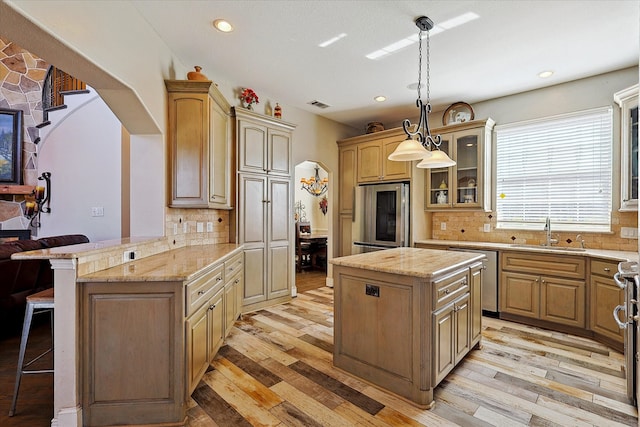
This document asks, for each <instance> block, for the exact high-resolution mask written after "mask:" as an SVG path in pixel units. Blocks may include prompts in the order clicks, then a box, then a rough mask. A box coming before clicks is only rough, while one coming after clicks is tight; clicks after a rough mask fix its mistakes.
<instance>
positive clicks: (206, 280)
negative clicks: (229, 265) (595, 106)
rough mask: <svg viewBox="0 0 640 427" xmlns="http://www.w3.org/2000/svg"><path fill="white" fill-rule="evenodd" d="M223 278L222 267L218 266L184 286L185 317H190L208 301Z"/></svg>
mask: <svg viewBox="0 0 640 427" xmlns="http://www.w3.org/2000/svg"><path fill="white" fill-rule="evenodd" d="M223 278H224V266H223V265H222V264H220V265H219V266H217V267H215V268H214V269H213V270H212V271H210V272H209V273H207V274H205V275H204V276H202V277H199V278H197V279H196V280H194V281H193V282H190V283H188V284H187V285H186V296H187V301H186V315H187V316H190V315H191V313H193V312H195V311H196V310H198V308H200V307H201V306H202V305H203V304H204V303H205V302H206V301H208V300H209V299H210V298H211V297H212V296H213V294H214V293H215V292H216V290H217V288H218V286H217V285H220V286H222V281H223Z"/></svg>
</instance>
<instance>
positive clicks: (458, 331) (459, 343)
mask: <svg viewBox="0 0 640 427" xmlns="http://www.w3.org/2000/svg"><path fill="white" fill-rule="evenodd" d="M453 312H454V314H455V335H454V338H455V344H456V345H455V364H457V363H458V362H459V361H460V360H462V358H463V357H464V356H465V355H466V354H467V353H468V352H469V350H470V349H471V347H470V343H471V309H470V300H469V294H468V293H467V294H465V295H463V296H462V297H460V298H458V299H457V300H455V301H454V303H453Z"/></svg>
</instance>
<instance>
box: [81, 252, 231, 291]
mask: <svg viewBox="0 0 640 427" xmlns="http://www.w3.org/2000/svg"><path fill="white" fill-rule="evenodd" d="M242 248H243V246H242V245H239V244H236V243H223V244H215V245H193V246H185V247H182V248H178V249H172V250H170V251H167V252H163V253H159V254H156V255H152V256H149V257H146V258H141V259H138V260H133V261H130V262H128V263H125V264H121V265H118V266H115V267H111V268H108V269H105V270H100V271H96V272H93V273H89V274H85V275H81V276H78V279H77V281H78V282H161V281H190V280H193V279H194V278H196V277H198V276H200V275H201V274H203V273H204V272H205V271H207V270H208V269H209V268H210V267H211V266H212V265H213V264H217V263H220V262H223V261H225V260H227V259H229V258H231V257H233V256H234V255H237V254H239V253H241V251H242Z"/></svg>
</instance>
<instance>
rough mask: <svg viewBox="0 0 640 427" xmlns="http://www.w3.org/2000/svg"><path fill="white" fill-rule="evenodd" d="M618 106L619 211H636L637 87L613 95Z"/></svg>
mask: <svg viewBox="0 0 640 427" xmlns="http://www.w3.org/2000/svg"><path fill="white" fill-rule="evenodd" d="M613 99H614V100H615V101H616V103H617V104H618V105H619V106H620V109H621V111H620V117H621V125H620V140H621V146H620V170H621V173H622V175H621V177H620V210H621V211H637V210H638V85H637V84H636V85H633V86H631V87H630V88H627V89H624V90H621V91H620V92H617V93H615V94H614V95H613Z"/></svg>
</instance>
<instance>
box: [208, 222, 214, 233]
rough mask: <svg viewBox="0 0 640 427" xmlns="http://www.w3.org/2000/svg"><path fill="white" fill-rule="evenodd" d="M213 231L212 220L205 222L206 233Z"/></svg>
mask: <svg viewBox="0 0 640 427" xmlns="http://www.w3.org/2000/svg"><path fill="white" fill-rule="evenodd" d="M211 232H213V223H212V222H208V223H207V233H211Z"/></svg>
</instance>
